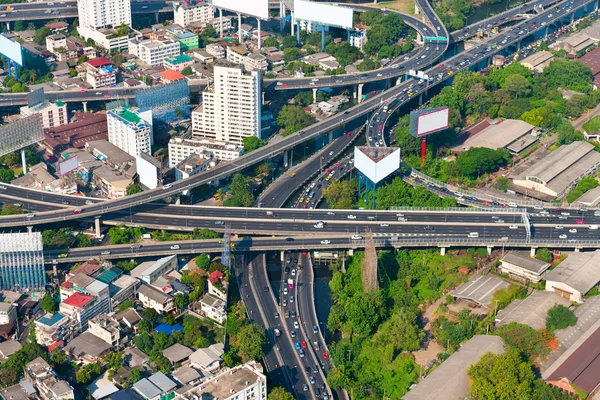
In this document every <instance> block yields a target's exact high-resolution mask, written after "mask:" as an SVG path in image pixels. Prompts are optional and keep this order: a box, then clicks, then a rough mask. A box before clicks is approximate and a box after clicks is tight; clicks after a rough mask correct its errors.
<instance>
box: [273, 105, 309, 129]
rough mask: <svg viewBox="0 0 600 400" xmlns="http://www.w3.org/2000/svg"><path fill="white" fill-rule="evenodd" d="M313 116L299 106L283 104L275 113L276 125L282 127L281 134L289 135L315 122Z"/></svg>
mask: <svg viewBox="0 0 600 400" xmlns="http://www.w3.org/2000/svg"><path fill="white" fill-rule="evenodd" d="M315 121H316V120H315V117H313V116H312V115H310V114H307V113H306V112H305V111H304V109H303V108H302V107H300V106H295V105H285V106H283V107H282V108H281V110H280V111H279V114H278V115H277V119H276V122H277V125H279V126H281V127H283V128H284V131H283V133H282V135H283V136H287V135H290V134H292V133H294V132H297V131H299V130H301V129H302V128H306V127H307V126H309V125H312V124H314V123H315Z"/></svg>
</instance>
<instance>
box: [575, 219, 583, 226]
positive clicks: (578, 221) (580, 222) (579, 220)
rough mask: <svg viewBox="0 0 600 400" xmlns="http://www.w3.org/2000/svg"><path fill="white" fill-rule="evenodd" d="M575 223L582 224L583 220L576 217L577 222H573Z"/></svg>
mask: <svg viewBox="0 0 600 400" xmlns="http://www.w3.org/2000/svg"><path fill="white" fill-rule="evenodd" d="M575 223H576V224H577V225H583V224H584V222H583V220H582V219H578V220H577V222H575Z"/></svg>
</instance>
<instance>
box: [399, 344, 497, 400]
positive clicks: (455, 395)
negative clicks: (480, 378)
mask: <svg viewBox="0 0 600 400" xmlns="http://www.w3.org/2000/svg"><path fill="white" fill-rule="evenodd" d="M487 352H492V353H495V354H502V353H504V342H503V341H502V338H500V337H499V336H486V335H476V336H473V337H472V338H471V339H470V340H469V341H468V342H466V343H465V344H463V345H462V346H461V347H460V349H458V351H456V353H454V354H452V355H451V356H450V357H449V358H448V359H447V360H446V361H444V362H443V363H442V364H441V365H440V366H439V367H437V368H436V369H434V370H433V372H432V373H431V374H429V375H428V376H427V377H426V378H425V379H423V380H422V381H421V382H419V383H418V384H417V386H415V387H413V388H412V390H411V391H410V392H408V393H406V395H404V397H403V399H404V400H426V399H427V400H429V399H436V400H456V399H461V398H464V397H466V396H467V393H468V391H469V377H468V376H467V369H468V368H469V367H470V366H471V365H472V364H475V363H477V361H479V359H480V358H481V356H483V355H484V354H485V353H487Z"/></svg>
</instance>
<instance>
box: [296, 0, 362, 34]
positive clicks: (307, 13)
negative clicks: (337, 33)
mask: <svg viewBox="0 0 600 400" xmlns="http://www.w3.org/2000/svg"><path fill="white" fill-rule="evenodd" d="M353 14H354V10H352V9H351V8H348V7H339V6H333V5H330V4H322V3H315V2H313V1H304V0H295V1H294V18H296V19H299V20H303V21H311V22H315V23H317V24H320V25H326V26H333V27H335V28H344V29H352V28H353V24H352V22H353Z"/></svg>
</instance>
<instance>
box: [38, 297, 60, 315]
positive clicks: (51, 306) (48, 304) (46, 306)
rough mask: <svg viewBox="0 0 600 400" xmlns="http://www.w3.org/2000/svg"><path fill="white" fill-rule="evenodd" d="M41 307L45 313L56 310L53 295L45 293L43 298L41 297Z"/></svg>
mask: <svg viewBox="0 0 600 400" xmlns="http://www.w3.org/2000/svg"><path fill="white" fill-rule="evenodd" d="M41 307H42V309H43V310H44V311H46V312H47V313H51V314H52V313H55V312H56V311H57V308H56V301H55V300H54V297H53V296H51V295H49V294H47V295H45V296H44V298H43V299H42V304H41Z"/></svg>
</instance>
